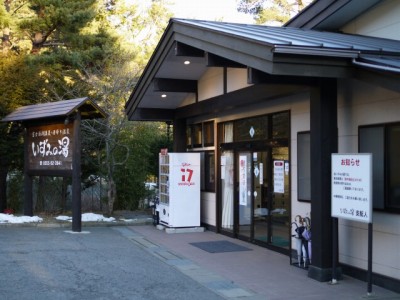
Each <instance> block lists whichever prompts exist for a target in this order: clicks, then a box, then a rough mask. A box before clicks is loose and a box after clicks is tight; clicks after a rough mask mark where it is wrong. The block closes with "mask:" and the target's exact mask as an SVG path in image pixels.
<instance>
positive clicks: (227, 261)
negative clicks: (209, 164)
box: [0, 224, 400, 300]
mask: <svg viewBox="0 0 400 300" xmlns="http://www.w3.org/2000/svg"><path fill="white" fill-rule="evenodd" d="M69 230H70V229H69V228H63V227H60V226H59V225H56V226H51V225H46V226H45V224H42V225H41V226H39V227H32V226H31V227H21V226H0V266H1V267H0V268H1V269H0V270H2V272H1V279H0V298H1V299H19V300H24V299H174V300H175V299H185V300H186V299H191V300H195V299H211V300H212V299H245V300H247V299H248V300H256V299H268V300H280V299H296V300H302V299H324V300H329V299H341V300H342V299H400V295H398V294H395V293H393V292H390V291H387V290H385V289H382V288H379V287H376V286H373V293H372V295H370V296H367V285H366V283H365V282H361V281H358V280H355V279H353V278H350V277H345V278H344V280H342V281H340V282H339V284H337V285H329V284H327V283H320V282H317V281H315V280H312V279H309V278H308V277H307V273H306V271H304V270H302V269H299V268H296V267H293V266H290V264H289V258H288V257H286V256H284V255H281V254H278V253H276V252H272V251H269V250H267V249H265V248H261V247H258V246H256V245H250V244H247V243H244V242H242V241H239V240H235V239H230V238H228V237H226V236H223V235H219V234H215V233H213V232H209V231H206V232H197V233H175V234H168V233H166V232H165V231H160V230H157V229H156V228H155V227H154V226H152V225H143V226H111V227H110V226H96V227H86V226H84V227H83V232H82V233H71V232H70V231H69ZM219 240H228V241H231V242H233V243H235V244H238V245H242V246H245V247H248V248H250V249H251V251H241V252H226V253H208V252H206V251H203V250H201V249H199V248H197V247H194V246H193V245H191V244H190V243H193V242H201V241H219Z"/></svg>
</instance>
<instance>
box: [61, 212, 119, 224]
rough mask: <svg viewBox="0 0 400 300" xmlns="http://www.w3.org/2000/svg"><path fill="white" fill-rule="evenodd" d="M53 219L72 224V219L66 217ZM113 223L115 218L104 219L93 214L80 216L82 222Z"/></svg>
mask: <svg viewBox="0 0 400 300" xmlns="http://www.w3.org/2000/svg"><path fill="white" fill-rule="evenodd" d="M55 219H56V220H59V221H68V222H72V217H68V216H58V217H56V218H55ZM114 221H115V218H113V217H110V218H106V217H104V216H103V215H99V214H94V213H85V214H82V222H114Z"/></svg>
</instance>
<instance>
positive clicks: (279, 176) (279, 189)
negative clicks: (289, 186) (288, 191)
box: [274, 160, 285, 194]
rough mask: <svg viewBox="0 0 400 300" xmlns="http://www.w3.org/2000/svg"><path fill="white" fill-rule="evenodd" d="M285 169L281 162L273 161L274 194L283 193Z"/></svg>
mask: <svg viewBox="0 0 400 300" xmlns="http://www.w3.org/2000/svg"><path fill="white" fill-rule="evenodd" d="M284 171H285V168H284V161H283V160H275V161H274V193H280V194H284V193H285V173H284Z"/></svg>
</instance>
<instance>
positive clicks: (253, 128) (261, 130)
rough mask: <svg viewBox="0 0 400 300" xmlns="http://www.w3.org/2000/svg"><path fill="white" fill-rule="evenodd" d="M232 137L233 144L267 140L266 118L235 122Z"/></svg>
mask: <svg viewBox="0 0 400 300" xmlns="http://www.w3.org/2000/svg"><path fill="white" fill-rule="evenodd" d="M233 136H234V141H235V142H242V141H253V140H265V139H268V116H261V117H254V118H248V119H241V120H237V121H235V122H234V128H233Z"/></svg>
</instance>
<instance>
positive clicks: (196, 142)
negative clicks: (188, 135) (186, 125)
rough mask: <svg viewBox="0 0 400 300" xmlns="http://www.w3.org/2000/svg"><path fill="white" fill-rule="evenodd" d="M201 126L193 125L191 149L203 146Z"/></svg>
mask: <svg viewBox="0 0 400 300" xmlns="http://www.w3.org/2000/svg"><path fill="white" fill-rule="evenodd" d="M202 125H203V124H201V123H200V124H195V125H193V147H201V146H202V145H203V126H202Z"/></svg>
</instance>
